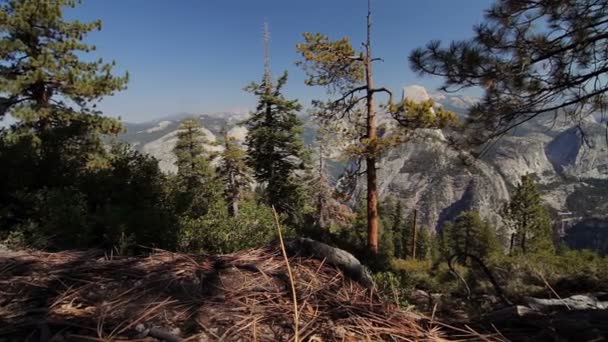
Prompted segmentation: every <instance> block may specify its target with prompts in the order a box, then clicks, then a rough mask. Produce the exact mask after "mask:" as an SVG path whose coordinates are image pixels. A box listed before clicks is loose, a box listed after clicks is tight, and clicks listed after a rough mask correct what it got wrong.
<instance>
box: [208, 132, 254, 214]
mask: <svg viewBox="0 0 608 342" xmlns="http://www.w3.org/2000/svg"><path fill="white" fill-rule="evenodd" d="M246 158H247V155H246V153H245V151H244V150H243V149H241V147H240V146H239V145H238V144H237V142H236V139H234V138H233V137H230V136H228V132H227V131H226V130H224V151H223V152H222V153H221V161H220V165H219V167H218V172H217V173H218V175H219V177H220V178H221V179H222V182H223V184H224V197H225V198H226V201H227V202H228V213H229V214H230V216H238V213H239V202H240V201H241V200H242V199H243V197H244V196H245V194H246V192H247V191H248V190H250V189H251V184H252V181H253V179H252V177H251V169H250V168H249V166H247V162H246Z"/></svg>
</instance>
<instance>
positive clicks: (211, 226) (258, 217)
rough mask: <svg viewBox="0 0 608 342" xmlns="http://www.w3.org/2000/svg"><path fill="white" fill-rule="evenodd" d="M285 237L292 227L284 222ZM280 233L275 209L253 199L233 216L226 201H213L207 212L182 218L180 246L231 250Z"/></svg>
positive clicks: (208, 249) (203, 249) (262, 242)
mask: <svg viewBox="0 0 608 342" xmlns="http://www.w3.org/2000/svg"><path fill="white" fill-rule="evenodd" d="M281 229H283V231H282V232H283V235H284V237H286V236H290V235H292V234H293V230H292V229H290V228H288V227H285V226H284V225H282V226H281ZM276 237H277V230H276V224H275V221H274V216H273V212H272V209H271V208H270V207H268V206H266V205H263V204H260V203H257V202H256V201H255V200H253V199H249V200H246V201H244V202H242V203H241V208H240V210H239V215H238V216H230V215H229V213H228V207H227V205H226V203H224V202H222V201H218V202H216V203H214V204H213V205H212V206H211V207H210V208H209V211H208V213H207V214H206V215H204V216H202V217H200V218H197V219H188V218H186V219H183V220H182V229H181V231H180V237H179V247H180V249H181V250H183V251H188V252H196V253H198V252H208V253H230V252H234V251H237V250H241V249H245V248H251V247H257V246H260V245H263V244H266V243H269V242H270V241H272V240H274V239H275V238H276Z"/></svg>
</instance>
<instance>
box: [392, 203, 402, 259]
mask: <svg viewBox="0 0 608 342" xmlns="http://www.w3.org/2000/svg"><path fill="white" fill-rule="evenodd" d="M403 215H404V213H403V203H402V202H401V201H399V200H397V203H396V204H395V206H394V209H393V213H392V221H393V226H392V230H393V241H394V243H393V245H394V247H395V257H396V258H402V259H403V258H405V246H404V245H403V242H404V241H403V234H404V231H403V228H404V223H405V222H404V217H403Z"/></svg>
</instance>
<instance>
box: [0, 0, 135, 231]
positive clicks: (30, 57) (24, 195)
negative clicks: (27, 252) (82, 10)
mask: <svg viewBox="0 0 608 342" xmlns="http://www.w3.org/2000/svg"><path fill="white" fill-rule="evenodd" d="M77 3H78V2H77V1H73V0H10V1H2V2H0V121H3V120H4V119H5V118H6V117H7V116H10V117H11V118H12V119H14V121H15V122H14V123H13V124H12V125H11V126H10V127H8V128H3V129H0V165H2V167H0V213H2V214H1V215H0V226H2V227H13V226H15V225H21V226H28V227H40V226H48V227H49V231H50V232H51V234H55V235H61V234H60V230H61V229H64V228H65V227H66V226H67V225H70V226H73V227H74V229H75V230H77V229H81V230H84V227H83V225H84V222H85V221H86V219H85V218H84V214H85V213H87V210H94V209H95V207H92V206H91V207H89V206H88V205H87V203H86V201H87V198H88V196H87V195H88V194H86V193H84V192H86V190H87V189H84V188H83V186H82V181H83V178H85V177H86V176H87V175H89V174H90V173H91V172H94V171H96V170H98V169H100V168H102V167H109V163H110V162H111V161H110V160H109V157H108V153H107V151H106V149H104V147H103V143H102V139H101V137H102V135H106V134H107V135H111V134H116V133H118V132H120V130H121V125H120V122H119V121H118V120H116V119H113V118H108V117H104V116H102V115H101V114H102V113H101V112H100V111H99V110H98V109H97V108H96V104H97V103H98V102H99V101H100V100H102V99H103V98H104V97H105V96H110V95H112V94H113V93H114V92H116V91H120V90H122V89H124V88H125V87H126V83H127V81H128V76H127V75H124V76H122V77H120V76H115V75H114V73H113V66H114V63H113V62H110V63H106V62H104V61H103V60H101V59H99V60H91V59H90V58H87V57H86V56H87V53H89V52H91V51H92V50H94V49H95V47H94V46H93V45H89V44H86V43H85V41H84V39H85V38H86V36H87V34H88V33H89V32H90V31H93V30H99V29H100V28H101V22H100V21H93V22H88V23H87V22H80V21H69V20H66V19H64V16H63V12H64V9H65V8H66V7H74V6H76V4H77ZM62 203H63V204H62ZM62 205H64V206H65V207H61V206H62ZM41 212H47V213H51V212H52V213H53V215H51V216H53V217H54V219H55V220H60V217H59V215H62V213H65V214H67V213H68V212H73V213H76V212H77V213H78V215H80V218H78V219H76V218H73V219H66V220H65V221H63V222H61V223H58V224H53V223H52V222H50V221H49V220H47V219H45V218H43V217H42V216H41V214H40V213H41ZM53 229H54V230H55V231H52V230H53ZM64 231H65V230H64Z"/></svg>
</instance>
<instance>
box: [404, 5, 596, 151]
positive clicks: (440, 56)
mask: <svg viewBox="0 0 608 342" xmlns="http://www.w3.org/2000/svg"><path fill="white" fill-rule="evenodd" d="M606 8H608V1H607V0H556V1H546V0H498V1H497V2H496V3H495V4H494V6H492V7H491V8H490V9H489V10H487V12H486V15H485V22H483V23H481V24H479V25H477V26H475V28H474V37H473V38H471V39H468V40H460V41H453V42H451V43H450V44H449V45H448V46H444V45H442V44H441V42H439V41H431V42H429V43H428V44H427V46H426V47H425V48H419V49H416V50H415V51H413V52H412V53H411V55H410V57H409V60H410V64H411V67H412V69H413V70H415V71H418V72H419V73H420V74H428V75H436V76H441V77H442V78H443V79H444V85H443V87H442V89H443V90H446V91H457V90H460V89H463V88H468V87H480V88H481V89H483V91H484V96H483V99H482V101H481V102H480V103H479V104H478V105H477V106H474V107H473V108H472V109H471V113H470V114H471V115H470V120H469V121H470V125H471V127H472V131H474V132H475V134H474V135H472V138H474V139H473V142H478V143H479V142H484V141H487V139H489V138H494V137H497V136H500V135H502V134H504V133H505V132H507V131H509V130H510V129H512V128H513V127H515V126H517V125H519V124H522V123H524V122H526V121H528V120H530V119H532V118H534V117H536V116H538V115H542V114H545V113H549V114H551V115H555V116H557V115H560V114H562V113H565V114H567V115H568V116H569V117H570V118H571V119H573V120H575V121H576V120H581V119H583V118H584V117H586V116H587V115H589V114H590V113H594V112H598V111H600V112H605V110H606V91H608V77H606V76H607V72H608V55H607V51H608V11H606ZM478 128H483V129H484V130H485V131H486V134H480V133H481V132H482V131H480V130H479V129H478Z"/></svg>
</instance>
